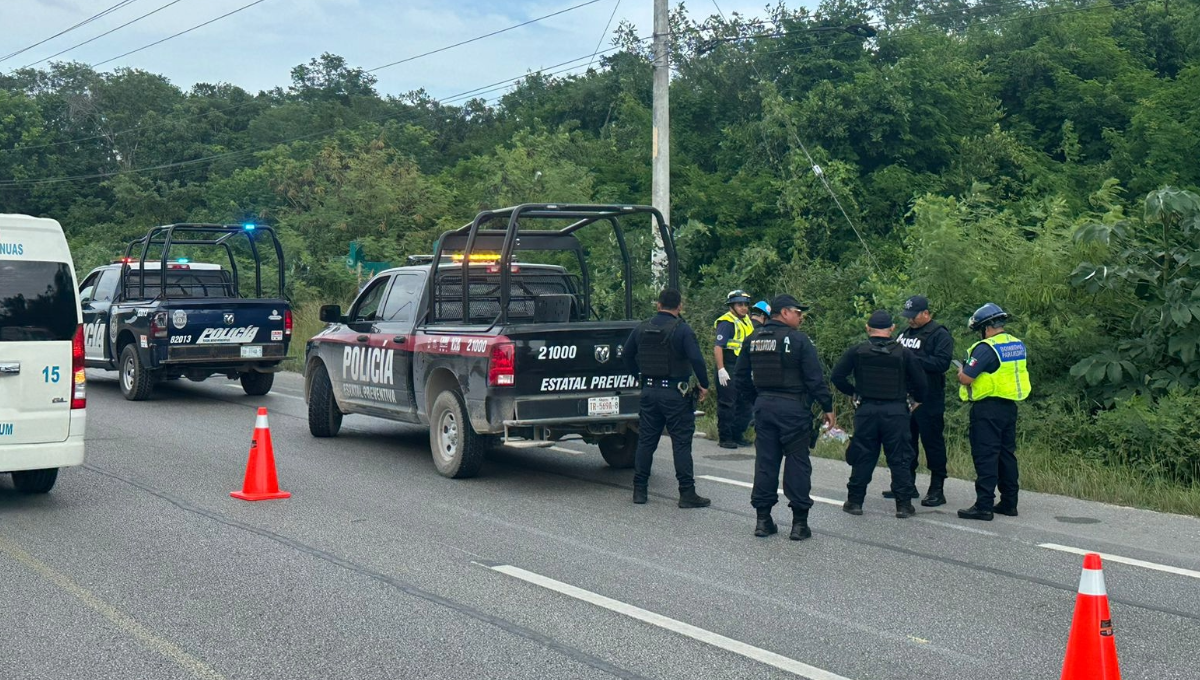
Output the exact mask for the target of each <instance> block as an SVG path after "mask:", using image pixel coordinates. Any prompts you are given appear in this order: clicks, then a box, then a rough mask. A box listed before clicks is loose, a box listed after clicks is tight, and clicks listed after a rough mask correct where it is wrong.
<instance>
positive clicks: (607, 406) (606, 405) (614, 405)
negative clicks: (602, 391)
mask: <svg viewBox="0 0 1200 680" xmlns="http://www.w3.org/2000/svg"><path fill="white" fill-rule="evenodd" d="M620 412H621V398H620V397H592V398H591V399H588V415H589V416H615V415H617V414H619V413H620Z"/></svg>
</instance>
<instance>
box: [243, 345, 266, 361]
mask: <svg viewBox="0 0 1200 680" xmlns="http://www.w3.org/2000/svg"><path fill="white" fill-rule="evenodd" d="M242 358H243V359H261V358H262V345H242Z"/></svg>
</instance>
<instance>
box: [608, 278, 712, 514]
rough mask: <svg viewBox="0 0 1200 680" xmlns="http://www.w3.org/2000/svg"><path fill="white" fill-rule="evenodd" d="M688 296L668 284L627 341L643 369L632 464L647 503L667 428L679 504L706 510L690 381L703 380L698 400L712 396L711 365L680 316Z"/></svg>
mask: <svg viewBox="0 0 1200 680" xmlns="http://www.w3.org/2000/svg"><path fill="white" fill-rule="evenodd" d="M682 311H683V299H682V297H681V296H680V294H679V291H677V290H674V289H670V288H668V289H667V290H664V291H663V292H662V293H661V294H660V295H659V296H658V313H657V314H655V315H654V316H653V317H652V318H650V319H649V320H647V321H643V322H642V323H641V324H640V325H639V326H638V327H637V328H635V329H633V332H632V333H630V334H629V339H627V340H626V341H625V346H624V348H623V354H624V360H625V367H626V369H627V370H628V371H629V372H630V373H640V374H641V379H642V396H641V401H640V403H639V407H638V417H639V419H638V448H637V453H636V454H635V456H634V463H633V469H634V472H633V502H634V503H645V502H646V495H647V492H646V489H647V486H648V485H649V483H650V466H651V465H652V464H653V463H654V451H655V449H657V448H658V441H659V439H660V438H661V437H662V433H663V428H664V427H665V428H666V430H667V433H668V434H670V436H671V449H672V452H673V453H674V455H675V478H676V479H677V480H678V481H679V507H681V508H703V507H705V506H707V505H708V504H709V503H710V501H709V499H707V498H704V497H703V496H699V495H697V494H696V480H695V477H693V474H692V437H693V436H694V435H695V432H696V412H695V402H694V401H693V400H692V398H691V396H690V394H689V392H690V390H689V387H688V383H689V382H690V381H691V376H692V373H695V374H696V379H697V380H698V381H699V382H700V394H699V398H700V399H704V397H705V395H707V394H708V369H707V368H705V366H704V357H703V355H702V354H701V353H700V344H699V343H698V342H697V341H696V334H695V332H693V331H692V328H691V326H689V325H688V324H687V322H686V321H684V320H683V318H682V317H681V316H680V314H681V313H682Z"/></svg>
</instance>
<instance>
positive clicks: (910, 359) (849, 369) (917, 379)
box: [830, 337, 929, 403]
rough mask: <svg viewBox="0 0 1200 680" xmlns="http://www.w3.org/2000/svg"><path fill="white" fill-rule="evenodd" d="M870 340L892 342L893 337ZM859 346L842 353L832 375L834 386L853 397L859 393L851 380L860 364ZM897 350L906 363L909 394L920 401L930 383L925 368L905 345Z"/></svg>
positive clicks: (905, 376) (883, 342)
mask: <svg viewBox="0 0 1200 680" xmlns="http://www.w3.org/2000/svg"><path fill="white" fill-rule="evenodd" d="M868 342H870V343H871V344H874V345H883V344H885V343H888V342H892V339H891V338H877V337H872V338H869V339H868ZM859 346H860V345H854V346H852V347H851V348H850V349H847V350H846V351H845V352H844V353H843V354H842V358H841V359H838V362H837V365H836V366H834V367H833V374H832V375H831V376H830V380H831V381H832V382H833V386H834V387H836V388H838V391H839V392H841V393H842V394H845V395H848V396H851V397H853V396H854V395H855V394H857V390H855V388H854V383H852V382H850V377H851V376H852V375H854V369H855V367H856V366H857V364H858V348H859ZM896 351H897V352H899V353H900V359H901V361H902V362H903V364H904V380H905V384H906V387H907V389H908V394H909V396H911V397H912V398H913V400H915V401H918V402H919V401H921V400H922V399H924V398H925V392H926V390H927V387H928V384H929V383H928V381H927V380H926V379H925V370H924V368H923V367H922V366H921V363H920V362H919V361H918V360H917V358H916V357H915V356H914V355H913V353H912V352H910V351H908V350H907V349H905V348H904V347H903V346H898V347H897V348H896ZM900 403H903V402H900Z"/></svg>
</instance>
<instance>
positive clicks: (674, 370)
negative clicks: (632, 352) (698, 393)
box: [637, 317, 692, 378]
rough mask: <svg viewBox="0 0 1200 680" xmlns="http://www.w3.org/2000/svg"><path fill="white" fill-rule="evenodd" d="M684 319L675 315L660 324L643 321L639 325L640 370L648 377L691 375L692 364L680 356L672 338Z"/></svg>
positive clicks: (638, 362)
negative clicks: (673, 345)
mask: <svg viewBox="0 0 1200 680" xmlns="http://www.w3.org/2000/svg"><path fill="white" fill-rule="evenodd" d="M681 323H683V319H680V318H679V317H675V318H674V319H672V320H671V321H669V322H667V323H665V324H663V325H661V326H659V325H657V324H655V323H653V322H651V321H643V322H642V325H641V326H638V345H637V347H638V353H637V364H638V370H639V371H641V372H642V376H643V377H646V378H682V377H684V376H690V375H691V372H692V368H691V364H689V363H688V362H687V359H686V357H681V356H678V355H677V353H676V352H675V348H674V347H672V343H671V338H672V336H674V335H675V329H676V328H678V327H679V324H681Z"/></svg>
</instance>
